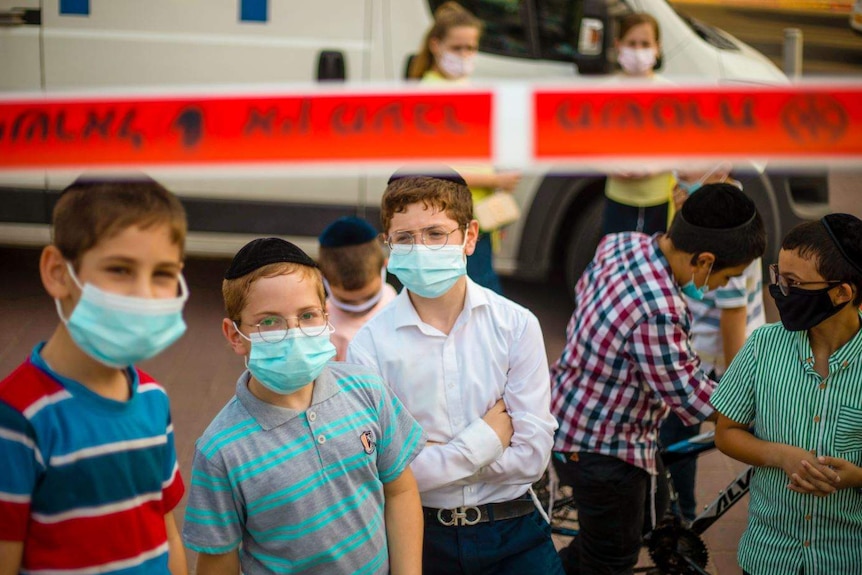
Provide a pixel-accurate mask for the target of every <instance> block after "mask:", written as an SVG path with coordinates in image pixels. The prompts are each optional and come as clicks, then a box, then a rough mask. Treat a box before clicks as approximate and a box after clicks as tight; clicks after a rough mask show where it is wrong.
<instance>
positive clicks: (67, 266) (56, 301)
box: [54, 260, 84, 325]
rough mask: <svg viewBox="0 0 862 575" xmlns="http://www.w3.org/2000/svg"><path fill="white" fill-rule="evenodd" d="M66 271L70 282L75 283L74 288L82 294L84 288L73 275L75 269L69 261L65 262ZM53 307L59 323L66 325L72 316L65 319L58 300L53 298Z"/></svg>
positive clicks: (75, 275)
mask: <svg viewBox="0 0 862 575" xmlns="http://www.w3.org/2000/svg"><path fill="white" fill-rule="evenodd" d="M66 271H68V272H69V277H70V278H72V281H73V282H74V283H75V286H76V287H77V288H78V289H79V290H80V291H81V293H82V294H83V293H84V286H83V285H81V281H80V280H79V279H78V276H77V274H75V268H73V267H72V264H71V262H69V260H66ZM54 306H55V307H56V308H57V315H58V316H60V321H62V322H63V325H68V323H69V318H70V317H72V316H71V314H70V315H69V317H66V315H65V314H64V313H63V306H62V305H61V304H60V299H59V298H54ZM72 313H74V310H72Z"/></svg>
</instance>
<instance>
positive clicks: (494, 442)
mask: <svg viewBox="0 0 862 575" xmlns="http://www.w3.org/2000/svg"><path fill="white" fill-rule="evenodd" d="M458 440H459V441H460V442H461V443H462V445H463V446H464V448H465V450H466V452H467V457H468V458H469V459H470V460H471V461H472V462H473V464H474V465H475V466H476V467H484V466H486V465H488V464H490V463H492V462H493V461H496V460H497V458H498V457H500V456H501V455H503V445H502V444H501V443H500V438H499V437H497V433H496V432H495V431H494V430H493V429H491V426H490V425H488V424H487V423H485V420H484V419H478V420H476V421H474V422H473V423H471V424H470V425H469V426H467V428H466V429H465V430H464V431H462V432H461V433H459V434H458Z"/></svg>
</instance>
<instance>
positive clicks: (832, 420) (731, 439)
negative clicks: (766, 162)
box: [712, 214, 862, 575]
mask: <svg viewBox="0 0 862 575" xmlns="http://www.w3.org/2000/svg"><path fill="white" fill-rule="evenodd" d="M770 276H771V278H770V279H771V281H772V285H770V286H769V291H770V294H771V295H772V297H773V298H774V299H775V304H776V306H777V307H778V313H779V315H780V317H781V323H776V324H772V325H768V326H765V327H762V328H760V329H758V330H756V331H755V332H754V333H753V334H752V335H751V337H750V338H749V339H748V341H747V342H746V343H745V345H744V346H743V348H742V350H741V351H740V352H739V354H737V356H736V358H735V359H734V361H733V363H732V364H731V365H730V368H729V369H728V370H727V372H726V373H725V374H724V377H723V378H722V380H721V384H720V385H719V386H718V389H717V390H716V391H715V393H714V394H713V396H712V404H713V406H714V407H715V409H716V411H718V412H719V415H718V422H717V425H716V435H715V443H716V445H717V446H718V447H719V449H721V450H722V451H723V452H724V453H726V454H727V455H729V456H731V457H733V458H734V459H738V460H740V461H743V462H745V463H748V464H750V465H754V466H757V467H758V469H757V473H755V474H754V477H753V479H752V480H751V502H750V503H749V505H748V527H747V529H746V531H745V533H744V534H743V536H742V539H741V541H740V543H739V564H740V565H741V566H742V568H743V569H744V570H745V572H746V573H750V574H751V575H800V574H805V575H816V574H817V573H829V574H830V575H851V574H856V573H859V569H860V566H862V491H860V488H862V330H860V327H862V316H860V313H859V309H858V307H859V305H860V303H862V221H860V220H859V219H858V218H856V217H854V216H851V215H849V214H830V215H828V216H825V217H824V218H822V219H821V220H820V221H816V222H808V223H804V224H801V225H799V226H797V227H795V228H794V229H792V230H791V231H790V233H789V234H788V235H787V237H785V238H784V241H783V243H782V245H781V251H780V252H779V254H778V264H777V265H774V264H773V265H772V266H770ZM752 424H754V429H751V427H750V426H751V425H752Z"/></svg>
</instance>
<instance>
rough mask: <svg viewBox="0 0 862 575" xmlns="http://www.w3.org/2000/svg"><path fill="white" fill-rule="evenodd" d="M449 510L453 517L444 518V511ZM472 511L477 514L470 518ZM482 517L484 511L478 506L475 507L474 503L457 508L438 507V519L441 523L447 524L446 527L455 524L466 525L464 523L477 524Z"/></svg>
mask: <svg viewBox="0 0 862 575" xmlns="http://www.w3.org/2000/svg"><path fill="white" fill-rule="evenodd" d="M444 511H448V512H449V513H451V514H452V518H451V519H449V520H448V521H447V520H444V519H443V512H444ZM470 511H472V512H473V513H475V514H476V518H475V519H470V517H469V512H470ZM480 519H482V512H481V511H479V508H478V507H474V506H472V505H468V506H465V507H456V508H455V509H438V510H437V521H439V522H440V524H441V525H445V526H446V527H452V526H453V525H455V526H464V525H476V524H477V523H479V520H480Z"/></svg>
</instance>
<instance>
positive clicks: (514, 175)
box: [496, 172, 521, 192]
mask: <svg viewBox="0 0 862 575" xmlns="http://www.w3.org/2000/svg"><path fill="white" fill-rule="evenodd" d="M520 181H521V172H500V173H498V174H497V186H496V187H498V188H500V189H501V190H503V191H505V192H511V191H513V190H514V189H515V188H516V187H517V186H518V182H520Z"/></svg>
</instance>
